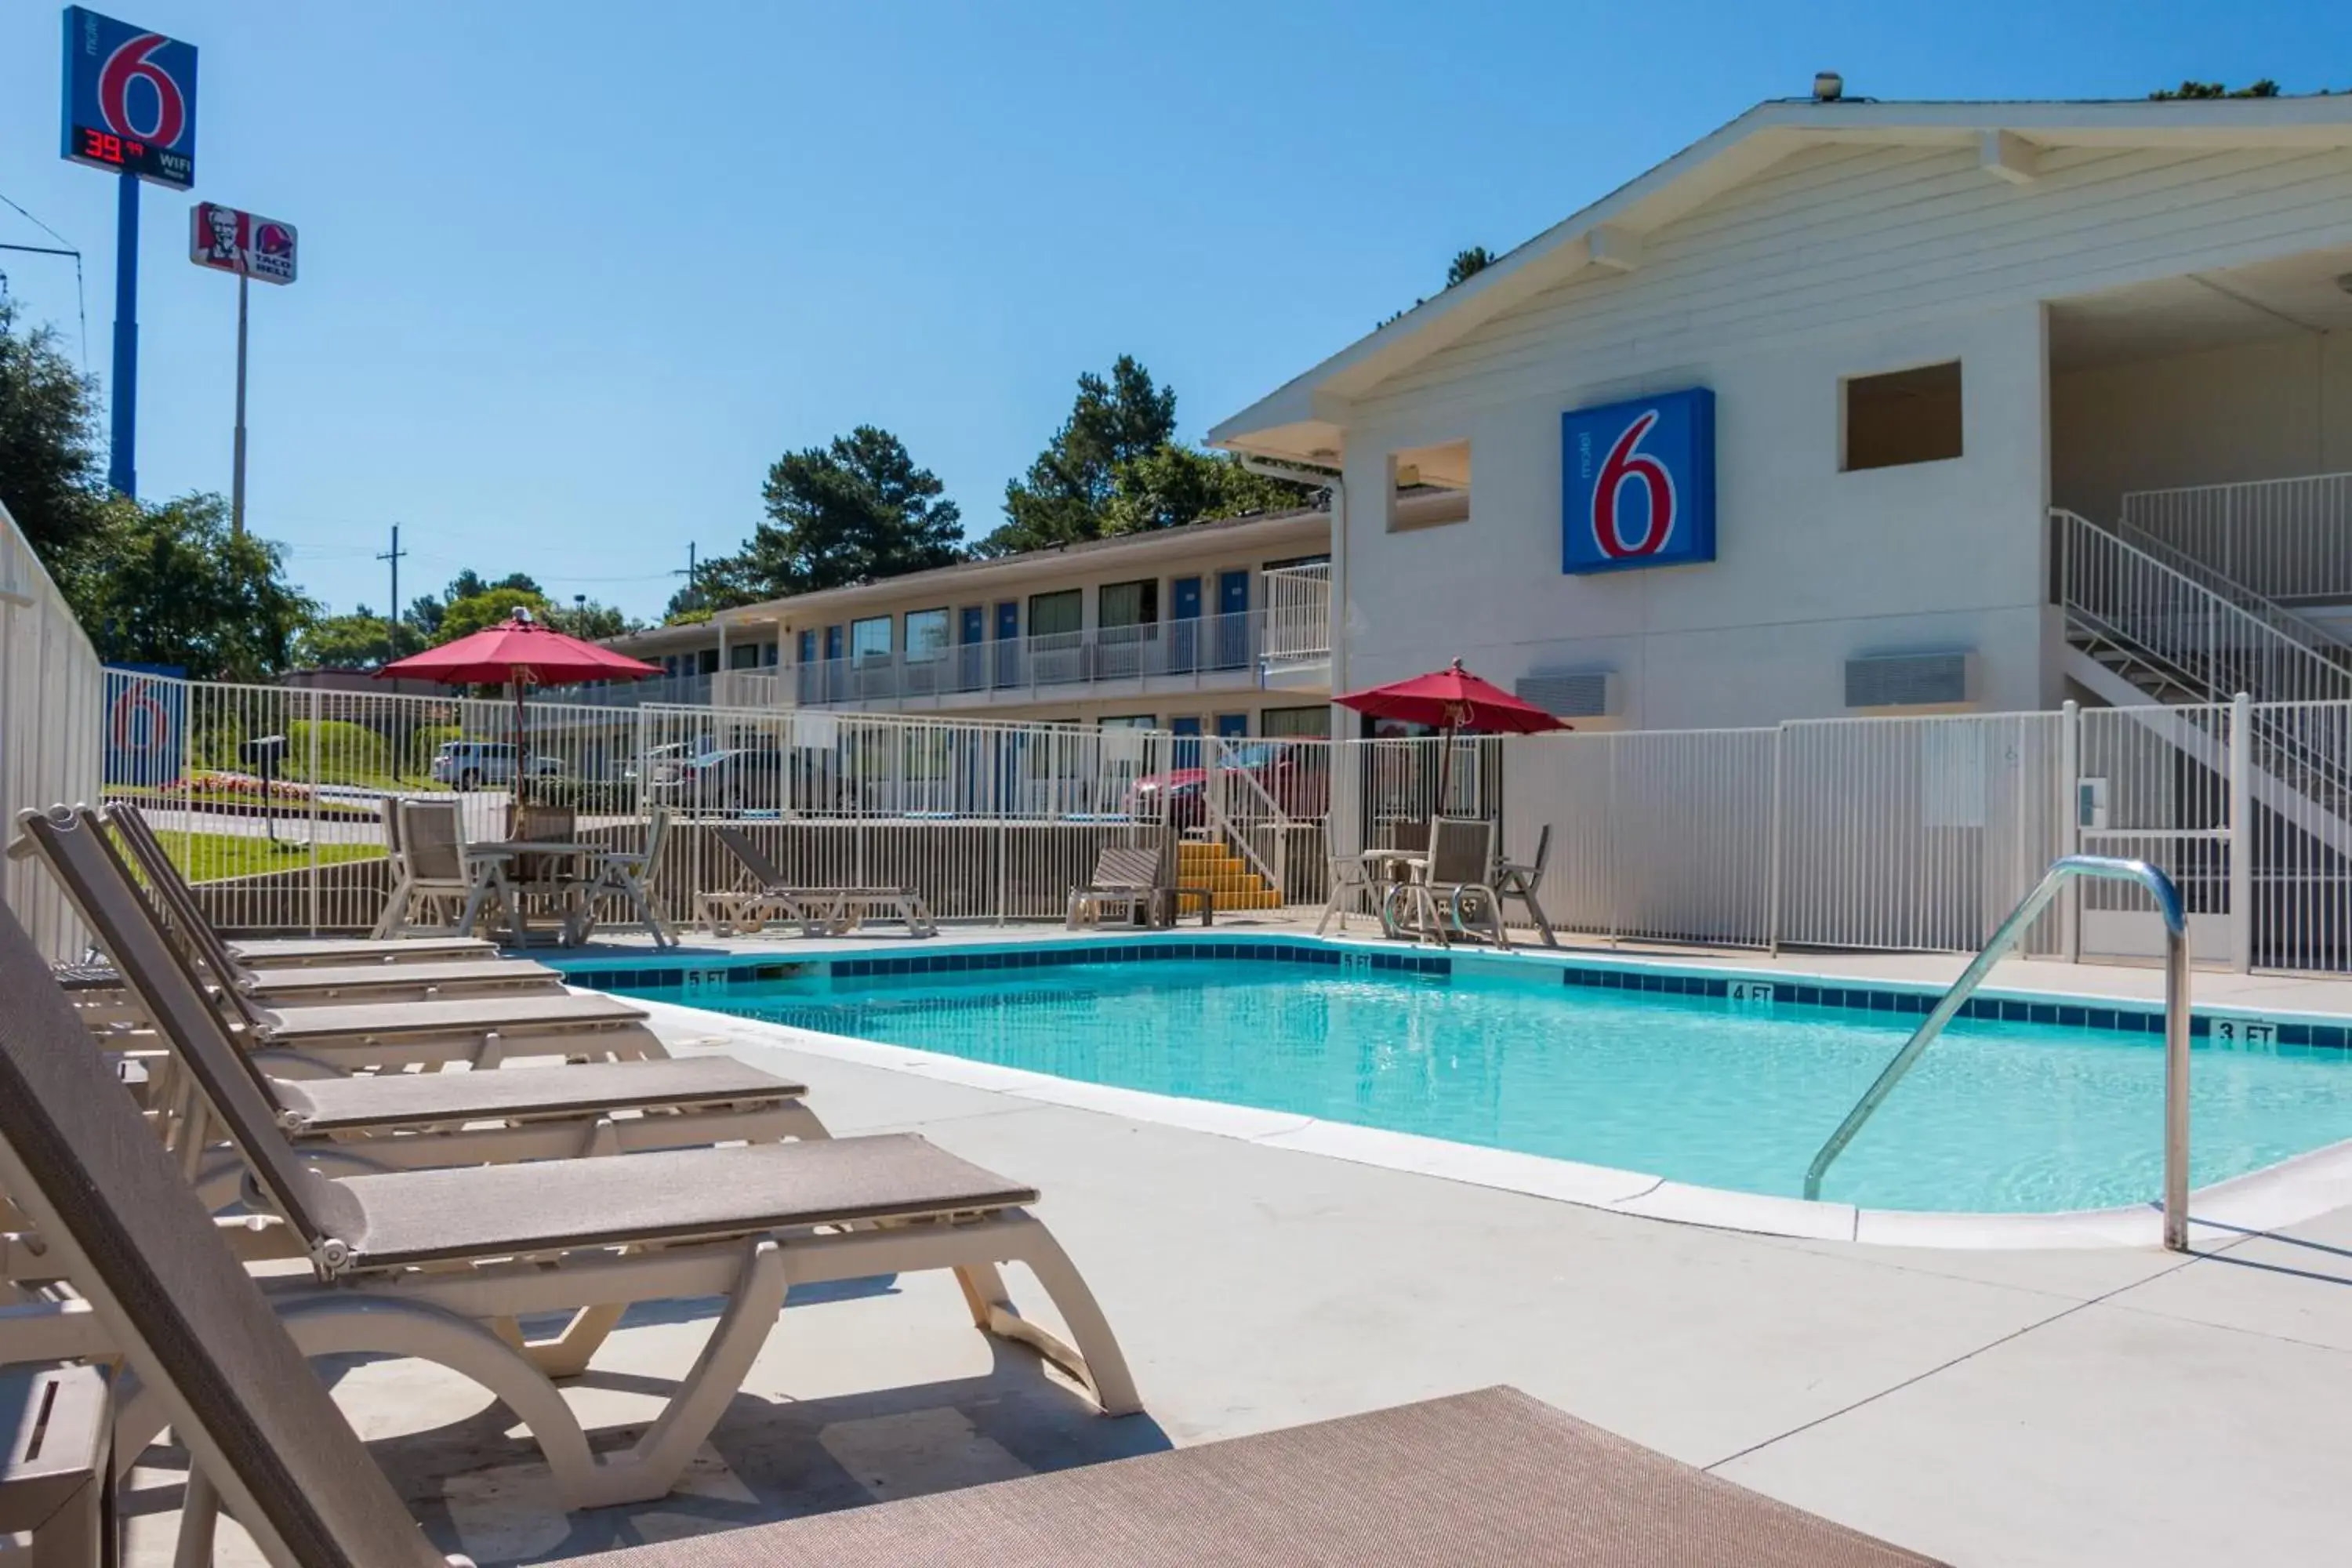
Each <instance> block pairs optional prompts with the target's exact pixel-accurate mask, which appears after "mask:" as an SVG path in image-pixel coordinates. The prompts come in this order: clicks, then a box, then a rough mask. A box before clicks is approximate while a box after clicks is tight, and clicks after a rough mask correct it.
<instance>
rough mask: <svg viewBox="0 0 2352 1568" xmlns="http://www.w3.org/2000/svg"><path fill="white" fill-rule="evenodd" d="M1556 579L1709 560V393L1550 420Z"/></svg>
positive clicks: (1642, 400) (1688, 391) (1700, 390)
mask: <svg viewBox="0 0 2352 1568" xmlns="http://www.w3.org/2000/svg"><path fill="white" fill-rule="evenodd" d="M1559 433H1560V475H1561V479H1562V480H1563V485H1562V489H1563V491H1564V493H1563V495H1562V498H1561V500H1562V512H1563V518H1562V521H1563V525H1564V526H1563V531H1562V532H1563V542H1564V550H1563V553H1562V560H1561V564H1560V570H1561V571H1563V572H1568V573H1572V574H1584V573H1590V572H1626V571H1632V570H1634V569H1636V568H1639V567H1643V566H1687V565H1690V564H1691V563H1694V562H1700V561H1712V560H1714V559H1715V394H1714V393H1713V392H1712V391H1710V390H1708V389H1707V388H1706V387H1704V386H1693V387H1685V389H1684V390H1682V391H1680V392H1666V393H1661V394H1659V395H1657V396H1655V397H1639V398H1635V399H1633V401H1632V402H1630V403H1612V404H1609V405H1605V406H1603V407H1600V408H1578V409H1572V410H1570V412H1568V413H1566V414H1563V415H1561V416H1559Z"/></svg>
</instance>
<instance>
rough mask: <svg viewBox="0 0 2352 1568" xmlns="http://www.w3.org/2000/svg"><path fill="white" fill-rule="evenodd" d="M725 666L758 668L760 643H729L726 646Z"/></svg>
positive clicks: (731, 667)
mask: <svg viewBox="0 0 2352 1568" xmlns="http://www.w3.org/2000/svg"><path fill="white" fill-rule="evenodd" d="M727 668H730V669H757V668H760V645H759V644H758V643H755V642H739V643H730V644H729V645H728V647H727Z"/></svg>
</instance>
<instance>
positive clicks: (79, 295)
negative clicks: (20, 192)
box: [0, 191, 89, 381]
mask: <svg viewBox="0 0 2352 1568" xmlns="http://www.w3.org/2000/svg"><path fill="white" fill-rule="evenodd" d="M0 202H6V203H7V204H8V205H9V206H11V207H12V208H14V209H15V210H16V216H19V217H21V218H23V219H24V220H25V221H26V223H29V224H31V225H32V226H34V227H35V228H37V229H39V230H40V231H41V232H42V233H43V234H46V235H47V236H48V237H50V238H51V239H54V240H56V241H57V242H58V244H59V245H61V246H63V247H65V248H64V249H63V250H55V251H47V252H42V253H41V254H45V255H50V256H70V257H72V258H73V264H74V322H75V330H76V331H78V332H79V335H80V342H81V378H82V379H83V380H84V381H88V380H89V306H88V304H86V303H85V302H84V299H83V292H82V281H81V252H80V251H79V250H77V249H75V248H74V242H73V241H72V240H70V239H68V238H67V237H65V236H64V235H61V234H59V233H58V231H57V230H56V229H53V228H51V227H50V226H48V225H47V224H45V223H43V222H42V221H41V220H40V219H39V218H37V217H35V216H33V215H32V214H31V213H29V212H26V210H25V208H24V206H23V205H21V204H19V203H18V202H17V200H16V198H15V197H14V196H11V195H9V194H8V193H7V192H5V191H0ZM7 248H8V249H10V250H37V248H38V247H35V246H30V245H12V246H9V247H7Z"/></svg>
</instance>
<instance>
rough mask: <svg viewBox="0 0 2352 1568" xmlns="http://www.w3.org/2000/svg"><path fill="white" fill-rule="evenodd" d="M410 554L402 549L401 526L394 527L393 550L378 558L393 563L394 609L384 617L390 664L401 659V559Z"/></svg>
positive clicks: (384, 640) (384, 638)
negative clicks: (396, 659)
mask: <svg viewBox="0 0 2352 1568" xmlns="http://www.w3.org/2000/svg"><path fill="white" fill-rule="evenodd" d="M407 553H408V552H407V551H405V550H403V549H402V548H401V547H400V524H398V523H396V522H395V523H394V524H393V525H392V548H391V549H390V550H387V551H385V552H383V554H381V555H379V556H377V557H376V559H377V560H378V561H389V562H391V563H392V607H391V609H389V610H388V611H386V612H385V614H384V617H383V646H384V652H385V657H384V662H385V663H386V664H390V663H391V662H392V661H393V660H394V659H395V658H399V657H400V558H401V557H402V556H404V555H405V554H407Z"/></svg>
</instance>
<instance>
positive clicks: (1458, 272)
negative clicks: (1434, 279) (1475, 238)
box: [1445, 245, 1495, 289]
mask: <svg viewBox="0 0 2352 1568" xmlns="http://www.w3.org/2000/svg"><path fill="white" fill-rule="evenodd" d="M1494 265H1495V256H1494V253H1493V252H1492V251H1490V250H1488V249H1487V248H1486V247H1485V246H1483V245H1474V246H1472V247H1470V248H1469V249H1467V250H1457V251H1455V252H1454V259H1453V260H1452V261H1450V262H1447V263H1446V265H1445V286H1446V287H1447V288H1448V289H1451V288H1453V287H1454V285H1455V284H1456V283H1467V282H1468V281H1469V280H1470V279H1473V278H1475V277H1476V276H1478V274H1480V273H1481V272H1484V271H1486V268H1489V267H1492V266H1494Z"/></svg>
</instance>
